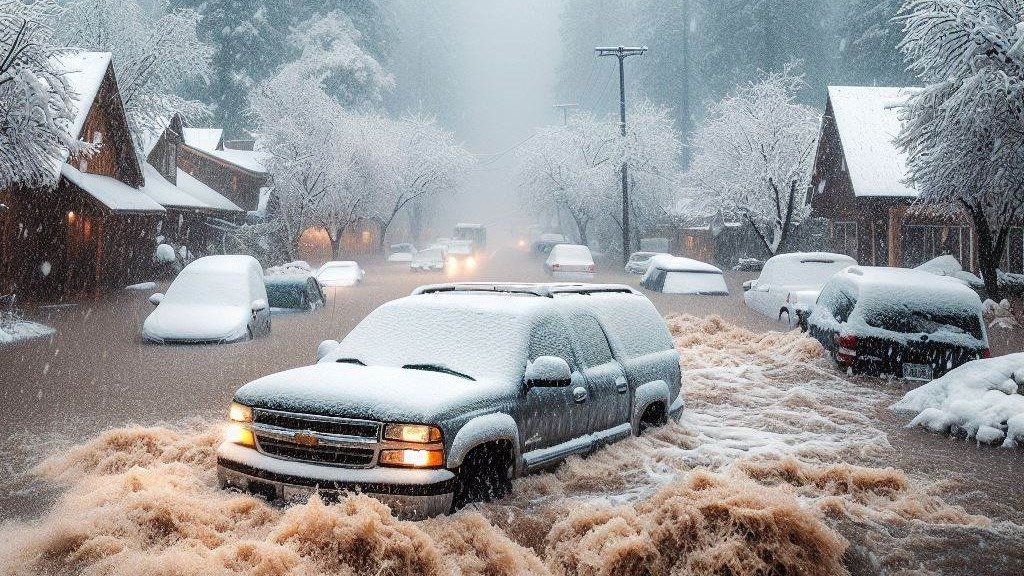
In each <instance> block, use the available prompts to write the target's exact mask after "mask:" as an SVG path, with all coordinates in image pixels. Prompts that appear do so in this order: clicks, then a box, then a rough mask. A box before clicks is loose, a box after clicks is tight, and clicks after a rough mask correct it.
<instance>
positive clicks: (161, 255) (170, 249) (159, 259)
mask: <svg viewBox="0 0 1024 576" xmlns="http://www.w3.org/2000/svg"><path fill="white" fill-rule="evenodd" d="M177 259H178V257H177V255H176V254H175V253H174V246H171V245H170V244H160V245H158V246H157V247H156V253H154V254H153V262H156V263H157V264H170V263H171V262H174V261H176V260H177Z"/></svg>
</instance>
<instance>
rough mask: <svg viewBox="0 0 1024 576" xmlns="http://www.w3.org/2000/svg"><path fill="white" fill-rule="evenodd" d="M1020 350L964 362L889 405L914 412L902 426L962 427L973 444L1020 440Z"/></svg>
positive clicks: (1023, 422) (1023, 430) (1023, 399)
mask: <svg viewBox="0 0 1024 576" xmlns="http://www.w3.org/2000/svg"><path fill="white" fill-rule="evenodd" d="M1022 384H1024V353H1022V354H1011V355H1009V356H1000V357H998V358H989V359H985V360H975V361H973V362H968V363H967V364H964V365H963V366H960V367H959V368H956V369H954V370H951V371H950V372H948V373H947V374H946V375H945V376H943V377H942V378H938V379H936V380H932V381H931V382H929V383H927V384H925V385H924V386H921V387H919V388H916V389H914V390H911V391H910V392H907V394H906V395H905V396H903V398H902V399H900V400H899V401H898V402H896V403H895V404H893V405H892V406H890V409H891V410H893V411H896V412H912V413H916V414H917V415H916V416H915V417H914V419H913V420H911V421H910V423H909V424H908V425H907V426H908V427H911V426H923V427H925V428H927V429H928V430H931V431H932V432H947V431H950V432H957V431H963V432H964V433H965V434H966V435H967V436H968V437H969V438H975V439H976V440H977V441H978V443H984V444H994V443H996V442H999V441H1002V445H1003V447H1005V448H1013V447H1015V446H1016V445H1017V442H1018V441H1020V440H1024V395H1022V394H1020V391H1021V388H1020V387H1021V385H1022Z"/></svg>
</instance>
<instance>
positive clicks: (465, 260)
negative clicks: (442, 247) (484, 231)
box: [446, 240, 477, 272]
mask: <svg viewBox="0 0 1024 576" xmlns="http://www.w3.org/2000/svg"><path fill="white" fill-rule="evenodd" d="M446 264H447V266H446V269H447V270H451V271H453V272H457V271H459V270H474V269H476V264H477V261H476V248H475V247H474V245H473V241H472V240H450V241H449V242H448V250H447V256H446Z"/></svg>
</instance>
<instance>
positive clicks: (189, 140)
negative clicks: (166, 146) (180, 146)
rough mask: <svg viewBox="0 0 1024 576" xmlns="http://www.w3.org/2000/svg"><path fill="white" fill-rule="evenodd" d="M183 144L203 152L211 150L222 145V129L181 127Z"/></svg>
mask: <svg viewBox="0 0 1024 576" xmlns="http://www.w3.org/2000/svg"><path fill="white" fill-rule="evenodd" d="M181 132H182V134H181V135H182V137H183V138H184V139H185V145H186V146H191V147H192V148H195V149H197V150H202V151H203V152H211V151H213V150H217V149H218V148H223V146H224V130H222V129H220V128H187V127H183V128H182V129H181Z"/></svg>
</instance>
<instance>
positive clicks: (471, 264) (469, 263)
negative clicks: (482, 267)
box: [466, 256, 476, 270]
mask: <svg viewBox="0 0 1024 576" xmlns="http://www.w3.org/2000/svg"><path fill="white" fill-rule="evenodd" d="M466 268H469V269H470V270H472V269H474V268H476V258H473V257H472V256H470V257H469V258H466Z"/></svg>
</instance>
